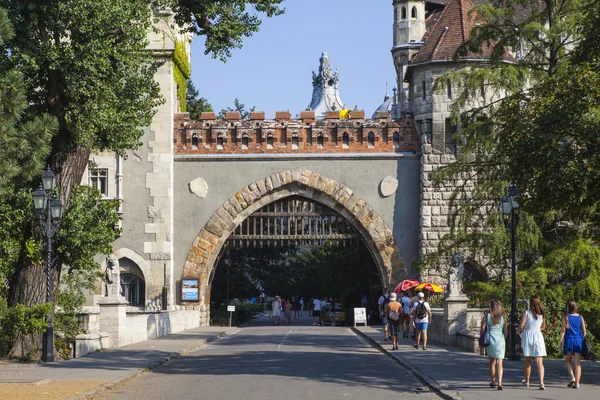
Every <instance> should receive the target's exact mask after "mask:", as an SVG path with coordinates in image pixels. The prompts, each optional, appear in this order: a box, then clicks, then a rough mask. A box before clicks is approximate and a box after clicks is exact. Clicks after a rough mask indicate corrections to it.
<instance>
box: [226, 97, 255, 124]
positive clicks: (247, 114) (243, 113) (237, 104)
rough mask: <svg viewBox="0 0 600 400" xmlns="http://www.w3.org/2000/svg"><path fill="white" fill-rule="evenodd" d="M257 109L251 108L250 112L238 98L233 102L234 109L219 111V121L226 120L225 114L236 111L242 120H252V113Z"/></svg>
mask: <svg viewBox="0 0 600 400" xmlns="http://www.w3.org/2000/svg"><path fill="white" fill-rule="evenodd" d="M255 109H256V107H255V106H253V107H251V108H250V110H246V105H245V104H242V103H241V102H240V101H239V99H238V98H237V97H236V98H235V100H233V107H227V108H224V109H222V110H221V111H219V114H217V119H225V113H228V112H235V111H237V112H239V113H240V116H241V118H242V119H248V118H250V113H251V112H254V110H255Z"/></svg>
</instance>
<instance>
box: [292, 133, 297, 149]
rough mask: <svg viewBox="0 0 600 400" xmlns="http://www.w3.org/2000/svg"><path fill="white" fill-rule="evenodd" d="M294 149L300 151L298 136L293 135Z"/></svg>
mask: <svg viewBox="0 0 600 400" xmlns="http://www.w3.org/2000/svg"><path fill="white" fill-rule="evenodd" d="M292 149H294V150H298V134H297V133H292Z"/></svg>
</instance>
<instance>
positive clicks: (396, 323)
mask: <svg viewBox="0 0 600 400" xmlns="http://www.w3.org/2000/svg"><path fill="white" fill-rule="evenodd" d="M396 298H397V295H396V293H392V294H390V302H389V303H387V304H386V306H385V310H384V312H385V315H386V316H387V317H388V322H389V325H390V330H391V333H390V334H391V336H392V350H398V331H399V330H400V325H401V323H402V320H403V314H404V312H403V306H402V304H401V303H399V302H397V301H396Z"/></svg>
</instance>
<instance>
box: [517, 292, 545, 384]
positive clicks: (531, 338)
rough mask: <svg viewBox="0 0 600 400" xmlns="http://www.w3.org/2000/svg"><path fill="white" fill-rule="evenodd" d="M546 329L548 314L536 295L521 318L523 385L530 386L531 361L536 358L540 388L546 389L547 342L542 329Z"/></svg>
mask: <svg viewBox="0 0 600 400" xmlns="http://www.w3.org/2000/svg"><path fill="white" fill-rule="evenodd" d="M544 329H546V314H545V313H544V307H543V306H542V303H541V301H540V298H539V297H537V296H534V297H532V298H531V300H530V302H529V310H527V311H525V313H524V314H523V317H522V318H521V325H520V326H519V333H520V334H521V348H522V349H523V356H524V357H525V363H524V372H525V379H523V385H525V387H529V378H530V377H531V362H532V361H533V359H534V358H535V364H536V366H537V370H538V376H539V378H540V390H546V387H545V386H544V357H546V343H545V342H544V335H542V331H543V330H544Z"/></svg>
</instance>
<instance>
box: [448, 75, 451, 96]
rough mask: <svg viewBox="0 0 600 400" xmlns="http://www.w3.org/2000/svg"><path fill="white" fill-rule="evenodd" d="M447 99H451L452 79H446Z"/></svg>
mask: <svg viewBox="0 0 600 400" xmlns="http://www.w3.org/2000/svg"><path fill="white" fill-rule="evenodd" d="M448 99H450V100H452V81H451V80H450V79H448Z"/></svg>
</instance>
